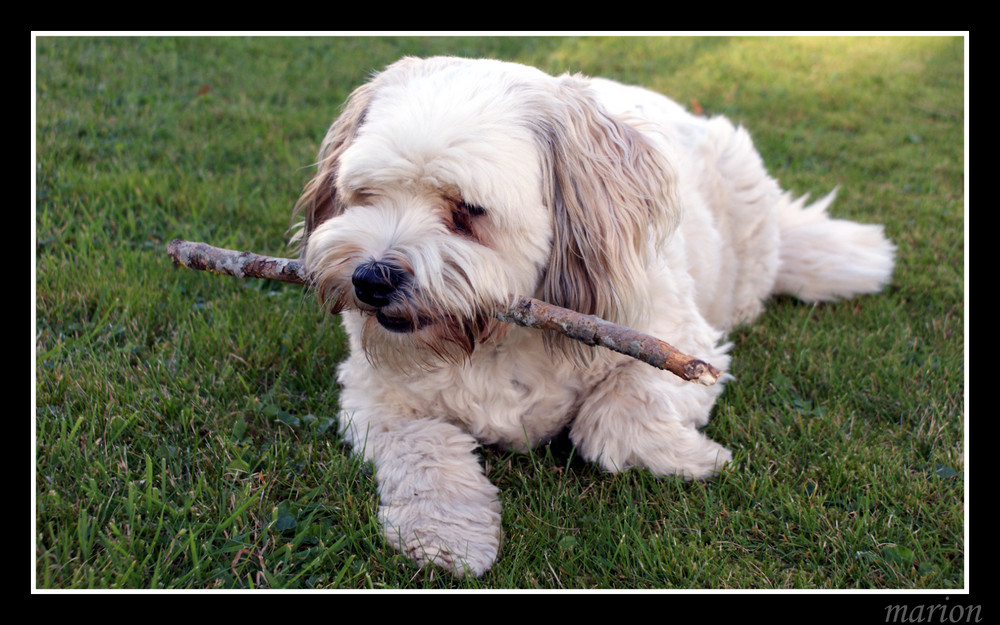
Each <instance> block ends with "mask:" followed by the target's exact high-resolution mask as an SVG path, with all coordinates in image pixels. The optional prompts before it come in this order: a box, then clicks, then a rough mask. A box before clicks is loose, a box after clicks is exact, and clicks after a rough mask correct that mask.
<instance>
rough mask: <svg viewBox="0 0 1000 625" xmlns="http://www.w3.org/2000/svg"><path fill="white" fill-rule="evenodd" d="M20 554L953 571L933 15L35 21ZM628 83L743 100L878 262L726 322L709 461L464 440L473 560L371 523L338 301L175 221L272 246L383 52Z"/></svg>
mask: <svg viewBox="0 0 1000 625" xmlns="http://www.w3.org/2000/svg"><path fill="white" fill-rule="evenodd" d="M36 43H37V45H36V54H37V69H36V79H37V88H36V97H37V103H36V115H37V120H36V123H35V132H36V148H37V158H36V170H35V183H36V190H35V227H36V237H35V241H34V244H35V258H36V263H37V267H36V272H35V288H36V292H35V306H36V314H35V324H36V326H35V328H34V332H35V334H34V337H33V341H34V343H35V363H34V376H35V377H34V380H33V382H34V388H33V391H34V395H35V406H34V410H35V413H34V436H35V440H34V450H33V451H34V461H35V480H34V489H35V492H34V497H35V498H34V503H35V508H34V511H33V514H34V520H35V533H34V542H35V545H34V553H35V562H34V564H35V573H34V583H35V585H36V587H37V588H45V589H69V588H130V589H135V588H138V589H155V588H170V589H201V588H209V589H233V588H292V589H307V588H416V589H421V588H538V589H558V588H574V589H579V588H611V589H645V588H678V589H702V588H751V589H772V588H779V589H784V588H799V589H816V588H834V589H913V588H916V589H957V588H962V587H965V586H966V581H965V577H964V572H965V565H966V562H967V558H968V554H967V552H966V545H965V539H964V531H965V521H964V513H965V510H966V508H967V504H966V501H965V484H966V482H967V479H968V476H967V473H966V471H967V469H966V464H965V451H966V449H965V445H964V422H965V418H966V414H965V408H964V405H965V399H966V396H965V384H964V373H965V368H964V350H963V343H964V334H965V320H964V317H965V305H964V294H965V292H964V284H963V282H964V268H963V265H964V258H965V255H964V244H965V238H964V236H965V235H964V215H963V209H964V203H965V191H964V181H963V172H964V166H965V163H964V138H963V126H964V123H965V109H964V99H963V89H964V87H965V85H964V82H963V81H964V67H963V65H964V61H965V59H964V41H963V40H962V39H961V38H907V37H889V38H872V39H868V38H735V39H733V38H696V39H690V38H588V37H584V38H545V37H539V38H494V37H490V38H455V39H453V38H431V39H427V38H405V39H400V38H380V39H369V38H329V39H312V38H241V37H233V38H183V37H166V38H86V37H81V38H49V37H44V38H40V39H38V40H37V42H36ZM440 53H445V54H459V55H477V56H491V57H500V58H505V59H508V60H515V61H520V62H524V63H528V64H533V65H537V66H539V67H541V68H543V69H545V70H547V71H550V72H553V73H561V72H564V71H580V72H584V73H588V74H595V75H604V76H609V77H613V78H618V79H621V80H624V81H627V82H633V83H638V84H642V85H646V86H648V87H651V88H653V89H656V90H659V91H661V92H663V93H666V94H668V95H670V96H671V97H673V98H674V99H676V100H677V101H679V102H681V103H683V104H685V105H686V106H689V107H694V108H698V109H702V110H704V112H705V113H706V114H725V115H727V116H729V117H730V118H732V119H734V120H736V121H738V122H742V123H744V124H745V125H746V126H747V127H748V128H749V129H750V131H751V133H752V134H753V135H754V137H755V140H756V141H757V144H758V146H759V148H760V150H761V152H762V154H763V157H764V160H765V162H766V163H767V164H768V166H769V168H770V170H771V172H772V174H773V175H774V176H775V177H776V178H777V179H778V180H779V181H781V183H782V184H783V186H784V187H785V188H788V189H791V190H793V191H795V192H797V193H811V194H812V195H813V196H814V197H818V196H819V195H821V194H824V193H826V192H827V191H829V190H830V189H831V188H833V187H836V186H839V187H840V193H839V197H838V200H837V202H836V203H835V204H834V208H833V212H834V214H835V215H837V216H841V217H848V218H852V219H856V220H860V221H866V222H879V223H884V224H885V225H886V231H887V233H888V235H889V236H890V237H891V238H892V239H893V241H894V242H895V243H896V244H897V245H898V247H899V258H898V266H897V270H896V274H895V278H894V282H893V285H892V286H891V287H890V288H889V289H888V290H887V291H886V292H885V293H884V294H881V295H877V296H870V297H863V298H859V299H856V300H853V301H848V302H840V303H835V304H831V305H825V306H811V305H805V304H802V303H800V302H797V301H795V300H792V299H785V298H782V299H775V300H773V301H772V302H770V303H769V305H768V308H767V310H766V312H765V313H764V314H763V316H762V317H761V318H760V320H759V321H758V322H757V323H755V324H754V325H752V326H749V327H746V328H742V329H740V330H738V331H737V332H735V333H734V334H733V335H732V336H731V339H732V340H733V342H734V343H735V349H734V365H733V370H732V371H733V373H734V374H735V376H736V378H737V381H735V382H733V383H731V384H729V385H728V387H727V389H726V392H725V394H724V395H723V396H722V399H721V400H720V402H719V403H718V405H717V407H716V409H715V412H714V419H713V421H712V423H711V424H710V425H709V427H708V434H709V435H710V436H711V437H712V438H713V439H715V440H717V441H719V442H721V443H723V444H725V445H726V446H727V447H729V448H730V449H732V450H733V451H734V455H735V459H734V463H733V465H732V466H731V468H730V469H729V470H727V471H726V472H725V473H724V474H723V475H722V476H721V477H719V478H718V479H716V480H713V481H710V482H707V483H690V484H689V483H685V482H683V481H680V480H676V479H656V478H653V477H652V476H650V475H649V474H647V473H644V472H641V471H633V472H629V473H625V474H621V475H608V474H605V473H602V472H601V471H599V470H598V469H596V468H594V467H593V466H590V465H587V464H584V463H582V462H580V461H579V460H578V459H577V458H575V457H574V455H573V453H572V450H571V449H567V448H566V447H565V446H556V447H552V448H546V449H541V450H538V451H537V452H536V453H534V454H532V455H516V454H509V453H504V452H499V451H496V450H492V449H485V450H483V451H482V460H483V463H484V465H485V467H486V470H487V473H488V475H489V477H490V479H491V480H492V481H494V483H496V484H498V485H499V486H500V488H501V492H502V497H503V504H504V516H503V527H504V532H505V541H504V545H503V548H502V552H501V556H500V560H499V562H498V563H497V565H496V566H495V567H494V568H493V569H492V570H491V571H490V572H488V573H487V574H486V575H485V576H484V577H482V578H481V579H478V580H466V581H462V580H455V579H453V578H451V577H449V576H447V575H442V574H441V573H440V572H438V571H434V570H423V571H422V570H418V569H416V568H415V567H414V566H413V565H411V564H410V563H408V562H407V561H406V560H404V559H403V558H401V557H399V556H398V555H396V554H395V553H394V552H393V551H392V550H391V549H389V548H388V547H386V545H384V544H383V542H382V540H381V538H380V534H379V529H378V527H377V524H376V521H375V518H374V516H375V515H374V513H375V510H376V505H377V498H376V494H375V485H374V482H373V479H372V474H371V471H370V469H369V468H368V467H367V466H365V465H363V464H360V463H358V462H357V461H356V460H355V459H353V458H352V457H351V456H350V453H349V450H348V449H347V448H346V447H345V446H344V445H343V444H342V443H341V442H340V441H339V440H338V438H337V436H336V424H335V421H334V420H333V417H334V415H335V413H336V407H337V387H336V385H335V383H334V377H333V371H334V369H335V367H336V365H337V363H338V362H339V361H340V360H341V359H342V358H343V357H344V355H345V347H344V337H343V334H342V331H341V330H340V328H339V327H338V324H337V322H336V320H335V319H333V318H330V317H328V316H325V315H324V314H323V312H322V311H321V310H319V307H318V305H317V303H316V301H315V298H314V297H313V296H311V295H309V294H307V293H305V292H303V290H302V289H301V288H299V287H295V286H292V285H284V284H277V283H270V282H263V281H252V280H248V281H240V280H236V279H232V278H220V277H217V276H213V275H211V274H207V273H203V272H195V271H189V270H184V269H178V268H175V267H174V266H173V265H172V264H171V262H170V261H169V260H168V259H167V257H166V255H165V247H166V244H167V242H168V241H169V240H171V239H172V238H174V237H182V238H187V239H192V240H200V241H206V242H209V243H212V244H215V245H219V246H223V247H231V248H237V249H249V250H254V251H257V252H260V253H264V254H271V255H288V253H289V252H288V250H287V248H286V247H285V241H286V230H287V229H288V227H289V225H290V223H291V221H290V211H291V207H292V205H293V203H294V202H295V199H296V197H297V195H298V193H299V191H300V189H301V188H302V185H303V184H304V183H305V182H306V181H307V180H308V178H309V176H310V168H309V166H310V164H311V163H312V161H313V158H314V156H315V153H316V149H317V147H318V145H319V142H320V140H321V139H322V137H323V135H324V133H325V130H326V127H327V126H328V124H329V123H330V122H331V121H332V120H333V119H334V117H335V116H336V114H337V111H338V107H339V106H340V104H341V102H342V101H343V99H344V98H345V96H346V95H347V94H348V93H349V91H350V90H351V89H352V88H353V87H355V86H357V85H358V84H360V83H361V82H363V81H364V80H365V79H366V77H367V76H368V74H369V72H371V71H372V70H374V69H377V68H381V67H383V66H384V65H386V64H387V63H389V62H391V61H393V60H395V59H396V58H398V57H400V56H402V55H404V54H414V55H428V54H440Z"/></svg>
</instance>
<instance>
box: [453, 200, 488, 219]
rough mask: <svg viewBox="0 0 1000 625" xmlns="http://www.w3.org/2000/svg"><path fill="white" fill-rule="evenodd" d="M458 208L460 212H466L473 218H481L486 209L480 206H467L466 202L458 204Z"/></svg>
mask: <svg viewBox="0 0 1000 625" xmlns="http://www.w3.org/2000/svg"><path fill="white" fill-rule="evenodd" d="M458 206H459V208H460V209H461V210H464V211H466V212H467V213H469V214H470V215H472V216H473V217H481V216H483V215H485V214H486V209H485V208H483V207H482V206H476V205H475V204H469V203H468V202H459V203H458Z"/></svg>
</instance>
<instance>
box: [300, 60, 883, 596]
mask: <svg viewBox="0 0 1000 625" xmlns="http://www.w3.org/2000/svg"><path fill="white" fill-rule="evenodd" d="M832 200H833V194H832V193H831V194H830V195H828V196H827V197H825V198H823V199H821V200H819V201H818V202H816V203H814V204H812V205H810V206H805V201H804V199H794V198H793V197H792V196H791V195H790V194H788V193H786V192H784V191H782V189H781V188H780V187H779V186H778V184H777V183H776V182H775V181H774V180H773V179H772V178H771V177H770V176H769V175H768V174H767V171H766V170H765V169H764V166H763V164H762V162H761V158H760V156H759V155H758V153H757V152H756V150H755V149H754V146H753V143H752V142H751V139H750V136H749V135H748V134H747V132H746V131H745V130H743V129H742V128H740V127H735V126H733V124H732V123H730V122H729V121H728V120H726V119H724V118H721V117H715V118H711V119H705V118H702V117H697V116H694V115H692V114H689V113H688V112H686V111H685V110H683V109H682V108H681V107H680V106H678V105H677V104H675V103H674V102H672V101H670V100H668V99H667V98H665V97H663V96H661V95H658V94H655V93H653V92H650V91H647V90H644V89H641V88H638V87H630V86H625V85H621V84H618V83H615V82H611V81H607V80H601V79H588V78H584V77H581V76H570V75H565V76H560V77H552V76H549V75H547V74H544V73H543V72H541V71H539V70H537V69H534V68H530V67H525V66H522V65H516V64H511V63H504V62H499V61H493V60H466V59H458V58H450V57H449V58H431V59H416V58H406V59H403V60H401V61H399V62H397V63H395V64H393V65H391V66H390V67H388V68H387V69H386V70H385V71H383V72H382V73H379V74H377V75H376V76H375V77H374V78H373V79H372V80H371V81H370V82H368V83H367V84H365V85H363V86H361V87H359V88H358V89H357V90H356V91H355V92H354V93H353V94H352V95H351V97H350V99H349V100H348V102H347V103H346V105H345V107H344V110H343V113H342V115H341V116H340V117H339V118H338V119H337V120H336V121H335V122H334V124H333V126H332V127H331V128H330V130H329V132H328V134H327V136H326V138H325V139H324V141H323V143H322V146H321V149H320V154H319V163H318V172H317V174H316V176H315V178H314V179H313V180H312V181H311V182H310V183H309V184H308V185H307V187H306V189H305V192H304V193H303V196H302V198H301V199H300V200H299V203H298V205H297V210H298V212H299V214H301V216H302V218H303V223H302V228H301V230H300V231H299V233H298V235H297V239H298V243H299V245H300V246H301V251H302V257H303V259H304V262H305V265H306V267H307V268H308V269H309V270H310V271H312V272H313V274H314V277H315V279H316V283H317V290H318V292H319V294H320V295H321V298H322V301H323V302H324V304H325V305H326V306H327V307H328V308H329V309H330V310H331V311H332V312H336V313H340V314H341V315H342V319H343V324H344V326H345V327H346V329H347V332H348V335H349V337H350V350H351V353H350V356H349V357H348V358H347V360H346V361H345V362H344V363H343V364H342V365H341V367H340V369H339V378H338V379H339V381H340V384H341V385H342V391H341V413H340V423H341V429H342V432H343V434H344V436H345V438H346V440H347V441H348V442H349V443H350V444H351V445H352V446H353V448H354V449H355V450H356V451H357V453H359V454H361V455H362V456H363V457H364V458H365V459H366V460H369V461H371V462H372V463H373V464H374V467H375V470H376V477H377V481H378V487H379V494H380V498H381V505H380V508H379V517H380V519H381V522H382V524H383V527H384V532H385V537H386V539H387V540H388V542H389V543H390V544H392V545H393V546H394V547H396V548H397V549H399V550H400V551H402V552H403V553H405V554H406V555H407V556H409V557H410V558H412V559H413V560H415V561H416V562H417V563H419V564H421V565H425V564H429V563H434V564H437V565H439V566H442V567H444V568H446V569H449V570H451V571H453V572H455V573H456V574H460V575H462V574H466V575H477V576H478V575H481V574H482V573H483V572H484V571H486V570H487V569H488V568H489V567H490V566H491V565H492V564H493V562H494V560H495V559H496V557H497V551H498V548H499V546H500V535H501V531H500V498H499V494H498V491H497V489H496V488H495V487H494V486H493V485H492V484H491V483H490V482H489V481H488V480H487V479H486V477H485V475H484V473H483V468H482V467H481V466H480V464H479V461H478V459H477V456H476V455H475V453H474V449H475V448H476V447H477V445H479V444H496V445H502V446H505V447H508V448H515V449H526V448H529V447H531V446H534V445H536V444H539V443H542V442H546V441H547V440H549V439H551V437H553V436H554V435H555V434H557V433H558V432H560V431H561V430H563V429H564V428H567V427H568V428H569V435H570V439H571V440H572V441H573V443H574V444H575V445H576V447H577V450H578V453H579V454H580V455H582V456H583V457H584V458H586V459H588V460H591V461H594V462H596V463H598V464H599V465H600V466H601V467H603V468H604V469H606V470H608V471H620V470H624V469H628V468H630V467H643V468H645V469H648V470H650V471H652V472H654V473H656V474H658V475H672V474H676V475H682V476H684V477H685V478H688V479H703V478H707V477H710V476H711V475H713V474H714V473H716V472H717V471H719V470H720V468H721V467H722V466H723V465H724V464H725V463H726V462H727V461H729V460H730V459H731V454H730V452H729V451H728V450H727V449H726V448H724V447H723V446H722V445H720V444H718V443H716V442H714V441H712V440H710V439H709V438H707V437H706V436H705V435H704V434H703V433H701V432H700V431H699V428H701V427H703V426H704V425H705V424H706V423H707V422H708V418H709V413H710V411H711V409H712V405H713V403H714V402H715V399H716V397H717V396H718V395H719V393H720V392H721V391H722V384H721V383H719V384H716V385H714V386H708V387H706V386H701V385H698V384H692V383H689V382H683V381H681V380H679V379H678V378H675V377H673V376H672V375H670V374H669V373H665V372H662V371H659V370H657V369H654V368H653V367H650V366H649V365H647V364H644V363H641V362H638V361H635V360H631V359H628V358H625V357H622V356H618V355H616V354H612V353H611V352H605V351H603V350H595V349H594V348H589V347H583V346H580V345H577V344H575V343H572V342H571V341H566V340H563V339H558V338H551V337H548V336H547V335H546V334H545V333H542V332H540V331H538V330H531V329H524V328H520V327H512V326H508V325H507V324H501V323H499V322H497V321H496V320H494V319H493V316H492V312H493V311H495V310H496V309H497V308H498V307H501V306H502V305H503V304H505V303H506V302H507V301H508V297H509V295H511V294H518V295H530V296H534V297H537V298H539V299H542V300H545V301H548V302H551V303H554V304H558V305H560V306H564V307H567V308H571V309H574V310H577V311H581V312H584V313H588V314H594V315H598V316H600V317H603V318H605V319H608V320H610V321H614V322H617V323H620V324H623V325H627V326H630V327H633V328H635V329H638V330H641V331H644V332H647V333H650V334H653V335H655V336H658V337H660V338H662V339H664V340H666V341H668V342H670V343H672V344H673V345H676V346H677V347H678V348H679V349H681V350H682V351H685V352H686V353H689V354H692V355H694V356H697V357H699V358H702V359H704V360H707V361H708V362H711V363H713V364H714V365H715V366H717V367H719V368H720V369H723V370H725V369H726V367H727V366H728V364H729V355H728V354H727V351H728V345H726V344H724V343H723V342H722V341H723V337H724V332H725V331H726V330H727V329H729V328H731V327H733V326H734V325H736V324H739V323H742V322H746V321H749V320H751V319H753V318H754V317H755V316H756V315H757V314H758V313H759V312H760V310H761V307H762V302H763V300H764V299H765V298H767V297H768V296H769V295H770V294H772V293H786V294H792V295H795V296H798V297H800V298H802V299H804V300H807V301H822V300H830V299H834V298H840V297H849V296H852V295H856V294H860V293H872V292H876V291H879V290H880V289H881V288H882V287H883V286H884V285H885V284H886V283H887V282H888V280H889V278H890V276H891V273H892V267H893V256H894V248H893V246H892V244H891V243H890V242H889V241H888V240H886V238H885V237H884V236H883V234H882V228H881V227H880V226H871V225H859V224H855V223H852V222H848V221H840V220H835V219H831V218H830V217H829V216H828V215H827V207H828V206H829V205H830V203H831V201H832Z"/></svg>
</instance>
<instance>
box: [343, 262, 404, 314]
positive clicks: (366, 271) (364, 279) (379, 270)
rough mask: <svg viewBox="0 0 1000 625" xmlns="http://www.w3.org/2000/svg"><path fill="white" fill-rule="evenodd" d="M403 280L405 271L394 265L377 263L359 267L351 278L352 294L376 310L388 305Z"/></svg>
mask: <svg viewBox="0 0 1000 625" xmlns="http://www.w3.org/2000/svg"><path fill="white" fill-rule="evenodd" d="M405 280H406V272H405V271H403V270H402V269H400V268H399V267H397V266H396V265H392V264H389V263H381V262H378V261H372V262H370V263H366V264H364V265H359V266H358V268H357V269H355V270H354V275H352V276H351V282H353V283H354V294H355V295H357V297H358V299H359V300H361V301H362V302H364V303H366V304H368V305H369V306H375V307H376V308H382V307H383V306H387V305H389V303H390V302H391V301H392V295H393V293H395V292H396V289H398V288H399V287H400V286H401V285H402V284H403V282H404V281H405Z"/></svg>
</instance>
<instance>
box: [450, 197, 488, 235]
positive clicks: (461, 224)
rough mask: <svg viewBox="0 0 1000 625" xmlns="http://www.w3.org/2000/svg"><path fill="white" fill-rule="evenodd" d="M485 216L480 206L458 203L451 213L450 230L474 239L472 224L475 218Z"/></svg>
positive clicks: (474, 233)
mask: <svg viewBox="0 0 1000 625" xmlns="http://www.w3.org/2000/svg"><path fill="white" fill-rule="evenodd" d="M485 214H486V211H485V210H484V209H483V208H482V207H480V206H476V205H475V204H469V203H467V202H459V203H458V204H456V205H455V209H454V210H452V212H451V228H452V230H453V231H454V232H456V233H458V234H462V235H465V236H469V237H475V236H476V232H475V230H474V229H473V224H472V222H473V220H474V219H475V218H476V217H482V216H483V215H485Z"/></svg>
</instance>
